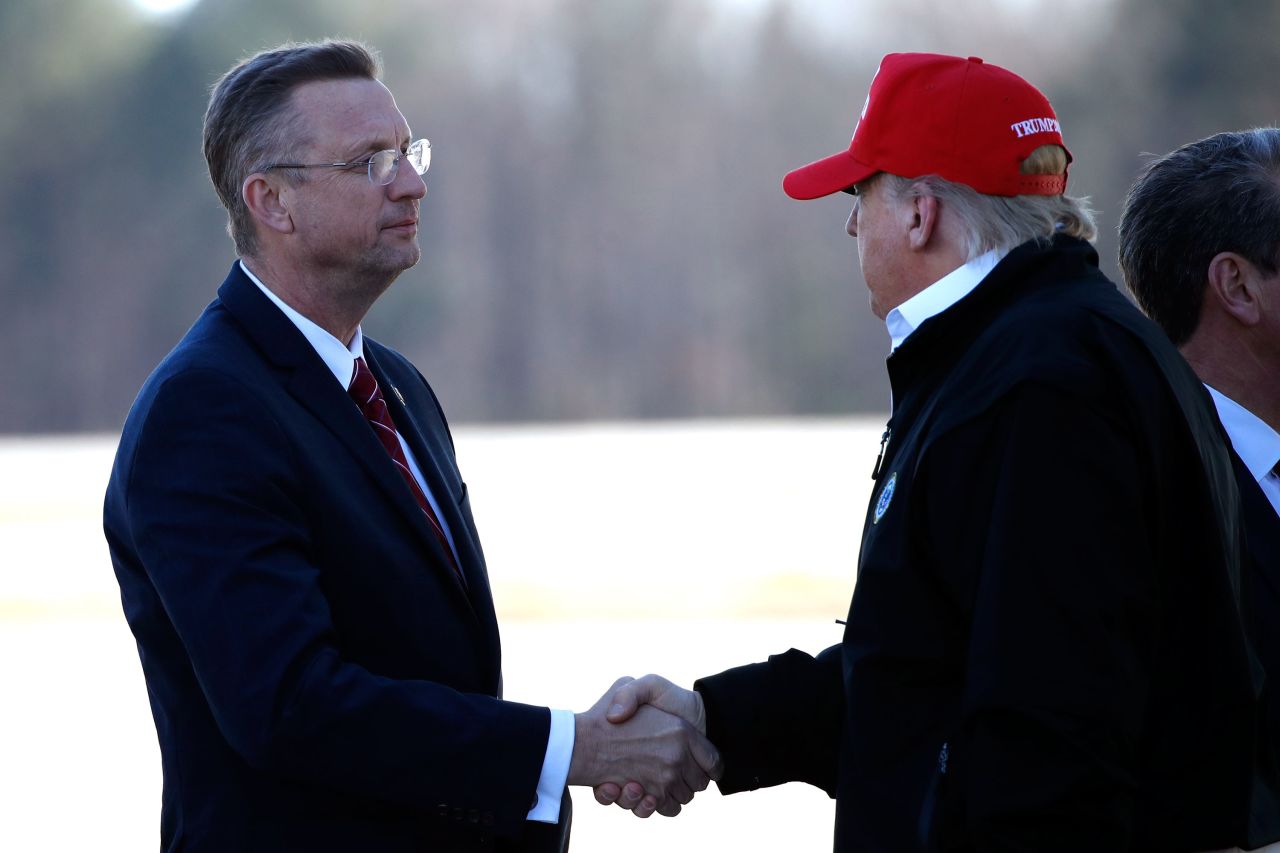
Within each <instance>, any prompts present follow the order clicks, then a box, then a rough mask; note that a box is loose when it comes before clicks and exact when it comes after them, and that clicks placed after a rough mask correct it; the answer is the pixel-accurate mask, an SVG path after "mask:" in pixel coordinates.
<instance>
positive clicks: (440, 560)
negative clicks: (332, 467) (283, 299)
mask: <svg viewBox="0 0 1280 853" xmlns="http://www.w3.org/2000/svg"><path fill="white" fill-rule="evenodd" d="M218 297H219V298H220V299H221V300H222V303H223V304H224V305H225V306H226V307H227V310H228V311H230V312H231V313H232V315H233V316H235V318H236V319H237V320H238V321H239V322H240V324H241V325H242V326H243V327H244V328H245V330H246V331H247V332H248V334H249V336H250V337H251V338H252V339H253V341H254V343H255V344H256V345H257V346H258V348H259V349H260V350H261V351H262V353H263V354H264V355H265V356H266V358H267V359H268V360H269V361H271V362H272V363H274V364H276V365H278V366H280V367H282V368H285V369H286V370H287V371H288V372H289V377H288V379H287V381H286V382H285V386H286V388H287V390H288V392H289V394H290V395H292V396H293V397H294V399H296V400H297V401H298V403H299V404H301V405H302V406H303V407H304V408H305V409H307V410H308V411H309V412H310V413H311V414H312V415H313V416H315V418H316V419H317V420H319V421H320V422H321V423H323V424H324V426H325V427H326V428H327V429H328V430H329V431H330V432H332V433H333V435H334V437H335V438H337V439H338V441H339V442H340V443H341V444H342V446H343V447H345V448H346V449H347V450H348V451H349V452H350V453H351V454H352V455H353V456H354V457H355V458H356V459H357V460H358V461H359V462H360V464H361V466H363V467H364V469H365V471H366V472H368V474H369V476H370V477H371V478H372V479H373V480H374V482H375V483H376V484H377V486H378V488H379V489H380V490H381V491H382V493H383V495H384V497H385V498H386V499H387V501H388V502H389V503H390V504H391V505H392V506H393V507H394V509H395V511H396V512H399V513H400V514H401V515H403V516H404V517H405V518H406V519H407V520H408V522H409V523H410V525H411V526H412V527H413V529H414V530H415V531H416V535H417V537H418V539H419V540H420V542H421V544H422V545H423V547H425V548H426V549H427V550H428V551H430V552H431V554H432V556H433V558H434V559H432V560H430V561H429V562H430V563H431V564H432V565H434V566H435V567H436V568H437V570H439V571H443V572H446V573H447V575H448V577H449V578H450V579H451V581H452V586H453V588H454V589H456V590H457V592H458V594H459V595H460V596H461V597H462V598H463V600H464V601H466V600H467V595H466V593H465V591H464V590H463V589H462V584H461V582H460V581H459V579H458V577H457V575H456V573H455V572H454V571H453V569H452V568H451V567H450V565H449V562H448V558H447V557H446V555H445V552H444V547H443V546H442V545H441V543H440V541H439V540H438V539H437V538H436V536H435V533H434V532H433V531H432V530H431V528H430V525H429V524H428V522H427V520H426V518H424V517H423V514H422V510H421V509H420V508H419V507H418V504H417V502H416V501H415V500H414V498H413V494H412V493H411V492H410V491H409V489H408V487H407V486H406V485H405V482H404V480H403V479H401V476H400V473H399V472H398V471H397V470H396V468H395V465H393V464H392V463H391V461H390V459H389V457H388V456H387V451H386V450H385V449H384V448H383V447H382V445H381V444H380V443H379V442H378V438H377V436H375V435H374V434H373V430H372V429H370V427H369V423H368V421H366V420H365V418H364V415H363V414H361V412H360V410H359V408H358V407H357V406H356V405H355V404H354V403H353V402H352V401H351V398H350V397H349V396H348V395H347V392H346V390H345V389H344V388H342V386H341V385H340V384H339V383H338V382H337V381H335V379H334V377H333V373H332V372H330V370H329V368H328V366H327V365H325V363H324V361H323V360H322V359H321V358H320V356H319V355H317V354H316V352H315V350H314V349H313V348H312V347H311V344H310V343H309V342H308V341H307V339H306V338H305V337H304V336H303V335H302V333H301V332H300V331H298V329H297V327H296V326H294V325H293V323H292V322H291V321H290V320H289V318H288V317H286V316H284V314H283V313H281V311H280V310H279V309H278V308H276V306H275V305H273V304H272V303H271V300H269V299H268V298H267V297H266V296H265V295H263V294H262V292H261V291H260V290H258V288H257V285H255V284H254V283H253V282H252V281H250V280H249V278H248V276H246V275H245V274H244V272H243V271H242V270H241V269H240V264H239V263H238V262H237V263H236V264H235V265H234V266H233V267H232V269H231V274H230V275H228V276H227V279H226V281H225V282H223V284H222V287H221V288H219V290H218ZM392 396H394V395H392ZM388 402H389V403H390V402H392V401H390V400H389V401H388ZM321 462H322V460H321ZM433 488H435V487H434V486H433ZM437 494H439V493H437Z"/></svg>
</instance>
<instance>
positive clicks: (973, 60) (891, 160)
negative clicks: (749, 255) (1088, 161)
mask: <svg viewBox="0 0 1280 853" xmlns="http://www.w3.org/2000/svg"><path fill="white" fill-rule="evenodd" d="M1041 145H1061V146H1062V148H1063V150H1064V151H1066V145H1065V144H1064V143H1063V141H1062V128H1061V127H1060V126H1059V124H1058V117H1057V116H1056V115H1055V114H1054V112H1053V107H1052V106H1050V105H1049V99H1048V98H1046V97H1045V96H1044V95H1043V94H1042V93H1041V92H1040V90H1039V89H1037V88H1036V87H1035V86H1032V85H1031V84H1030V83H1028V82H1027V81H1026V80H1023V79H1022V78H1021V77H1019V76H1018V75H1017V74H1014V73H1013V72H1012V71H1006V70H1005V69H1003V68H1001V67H999V66H998V65H991V64H989V63H986V62H983V61H982V60H981V59H979V58H978V57H976V56H971V57H969V58H968V59H962V58H960V57H958V56H942V55H940V54H936V53H891V54H889V55H888V56H886V57H885V58H884V59H883V60H881V62H880V70H879V71H877V72H876V76H875V78H874V79H873V80H872V81H871V91H870V93H868V95H867V102H866V104H865V105H864V106H863V107H862V117H861V119H860V120H859V122H858V125H857V127H856V128H854V131H853V141H852V142H850V143H849V149H848V150H847V151H841V152H840V153H839V154H833V155H831V156H830V157H825V158H823V159H822V160H817V161H815V162H813V163H810V164H809V165H807V166H801V167H800V168H799V169H796V170H795V171H793V172H790V173H788V174H787V176H786V177H785V178H783V179H782V189H783V190H784V191H785V192H786V194H787V195H789V196H791V197H792V198H797V199H810V198H819V197H821V196H825V195H830V194H831V193H834V192H837V191H839V190H847V189H849V188H851V187H852V186H853V185H854V184H856V183H858V182H860V181H865V180H866V179H867V178H869V177H871V176H872V175H874V174H875V173H876V172H889V173H890V174H894V175H898V176H900V177H903V178H918V177H920V176H922V175H938V176H940V177H942V178H945V179H946V180H948V181H952V182H953V183H958V184H965V185H966V186H969V187H972V188H973V189H975V190H977V191H978V192H980V193H983V194H984V195H1001V196H1015V195H1062V193H1064V192H1066V189H1067V176H1066V175H1065V174H1062V175H1024V174H1022V172H1021V171H1020V167H1021V165H1022V161H1023V160H1025V159H1026V158H1027V156H1028V155H1029V154H1031V152H1032V151H1034V150H1035V149H1037V148H1039V147H1040V146H1041ZM1070 161H1071V153H1070V152H1067V162H1070Z"/></svg>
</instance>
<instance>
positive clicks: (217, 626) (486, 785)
mask: <svg viewBox="0 0 1280 853" xmlns="http://www.w3.org/2000/svg"><path fill="white" fill-rule="evenodd" d="M364 345H365V356H366V359H367V361H368V364H369V367H370V368H371V369H372V371H373V373H374V375H375V376H376V377H377V379H378V382H379V385H380V386H381V387H382V388H383V390H384V396H385V397H386V401H387V404H388V406H389V407H390V411H391V416H392V418H393V419H394V420H395V423H396V425H397V427H398V428H399V430H400V432H401V433H402V434H403V436H404V437H405V440H406V441H407V442H408V443H409V446H410V447H411V448H412V449H413V452H414V455H415V456H416V457H417V459H418V462H419V463H420V466H421V469H422V473H423V476H424V478H425V479H426V481H427V483H428V485H429V486H430V488H431V491H432V493H433V494H434V495H435V497H436V498H437V500H438V502H439V504H440V508H441V513H442V514H443V516H444V518H445V521H446V522H447V523H448V525H449V528H450V530H451V532H452V533H453V537H454V541H455V543H456V547H457V552H458V557H459V559H460V562H461V568H462V571H463V573H464V574H465V576H466V588H465V589H464V587H463V585H462V583H460V581H459V578H458V577H457V575H456V573H455V572H454V570H453V569H452V568H451V566H450V564H449V562H448V561H447V559H446V555H445V553H444V550H443V548H442V546H441V544H440V542H439V540H438V539H437V538H436V537H435V536H434V534H433V533H432V531H431V529H430V528H429V526H428V523H427V521H426V519H425V518H424V516H423V513H422V511H421V510H420V509H419V507H418V505H417V504H416V503H415V501H414V498H413V496H412V494H411V493H410V491H409V489H408V487H407V486H406V484H405V482H404V481H403V480H402V479H401V477H400V475H399V473H398V472H397V470H396V468H395V467H394V466H393V464H392V462H391V460H390V458H389V457H388V455H387V453H386V451H385V450H384V449H383V448H382V446H381V444H379V442H378V440H377V438H376V436H375V435H374V434H373V431H372V429H371V428H370V426H369V424H368V423H367V422H366V421H365V419H364V417H363V415H362V414H361V413H360V411H359V409H358V408H357V407H356V406H355V404H354V403H353V402H352V401H351V399H350V398H349V397H348V395H347V393H346V390H345V389H343V388H342V387H341V385H340V384H339V383H338V382H336V381H334V377H333V374H332V372H331V371H330V370H329V368H328V367H327V366H326V365H325V364H324V362H323V361H322V360H321V359H320V357H319V356H318V355H317V354H316V352H315V350H314V349H313V348H312V347H311V345H310V344H309V343H308V342H307V340H306V338H305V337H303V335H302V334H301V333H300V332H299V331H298V330H297V328H296V327H295V326H294V325H293V324H292V323H291V322H290V321H289V319H288V318H287V317H285V316H284V314H283V313H281V312H280V310H279V309H278V308H276V306H275V305H273V304H272V303H271V301H270V300H269V299H267V297H266V296H265V295H263V294H262V292H261V291H259V290H258V288H257V287H256V286H255V285H254V284H253V282H252V281H250V280H249V278H248V277H247V276H245V274H244V273H243V271H242V270H241V269H240V266H239V264H238V263H237V264H235V265H233V267H232V269H231V272H230V274H229V275H228V276H227V279H226V281H225V282H224V283H223V285H222V287H221V288H220V289H219V291H218V298H217V299H216V300H215V301H214V302H213V303H212V304H211V305H210V306H209V307H208V308H207V309H206V310H205V311H204V313H203V314H202V315H201V316H200V318H199V320H198V321H197V322H196V323H195V325H194V326H193V327H192V328H191V330H190V331H189V332H188V333H187V334H186V336H185V337H184V338H183V339H182V341H181V343H179V344H178V346H177V347H176V348H175V349H174V350H173V352H172V353H170V354H169V356H168V357H166V358H165V360H164V361H163V362H162V363H161V364H160V366H159V367H158V368H156V370H155V372H154V373H153V374H152V375H151V377H150V378H149V379H148V380H147V382H146V384H145V385H144V386H143V388H142V391H141V392H140V393H139V395H138V398H137V400H136V401H135V403H134V405H133V408H132V410H131V411H130V413H129V416H128V419H127V421H126V422H125V426H124V431H123V434H122V437H121V440H120V447H119V450H118V452H117V455H116V461H115V466H114V469H113V471H112V474H111V480H110V484H109V486H108V489H107V496H106V505H105V511H104V526H105V530H106V535H107V540H108V544H109V546H110V550H111V557H112V562H113V563H114V566H115V571H116V575H117V578H118V579H119V582H120V590H121V598H122V600H123V604H124V611H125V615H126V617H127V618H128V621H129V625H130V627H131V628H132V630H133V633H134V636H135V637H136V639H137V644H138V652H139V654H140V656H141V658H142V667H143V672H144V674H145V676H146V682H147V689H148V692H149V694H150V701H151V708H152V712H153V714H154V717H155V722H156V729H157V733H158V736H159V740H160V747H161V757H162V764H163V771H164V793H163V808H162V817H161V844H162V849H164V850H179V849H181V850H185V851H198V850H210V851H230V850H237V851H252V850H264V851H265V850H271V851H279V850H307V851H324V850H335V851H336V850H342V851H348V850H357V849H362V850H380V851H402V850H403V851H409V850H427V849H449V850H455V849H462V850H465V849H495V846H496V849H499V850H501V849H504V848H505V849H513V850H524V849H559V848H560V847H561V846H563V845H564V844H566V843H567V831H568V823H569V820H568V814H567V805H568V796H567V794H566V796H565V798H564V802H565V804H566V811H565V812H564V813H562V820H561V823H560V824H559V825H558V826H550V825H545V824H534V823H529V822H528V821H526V815H527V813H528V810H529V808H530V805H531V802H532V801H533V798H534V795H535V790H536V787H537V781H538V777H539V774H540V772H541V767H542V761H543V757H544V753H545V750H546V744H547V735H548V730H549V726H550V714H549V712H548V710H547V709H546V708H537V707H532V706H527V705H520V704H516V703H512V702H505V701H502V700H501V699H500V696H501V689H502V688H501V684H502V676H501V650H500V646H499V638H498V626H497V621H496V618H495V615H494V609H493V601H492V597H491V594H490V589H489V581H488V576H487V573H486V569H485V562H484V556H483V553H482V551H481V548H480V541H479V538H478V535H477V532H476V528H475V523H474V520H473V519H472V516H471V508H470V503H469V501H468V496H467V487H466V484H465V482H464V481H463V479H462V476H461V474H460V473H459V471H458V468H457V465H456V463H455V458H454V450H453V443H452V438H451V436H450V434H449V429H448V426H447V424H446V422H445V418H444V414H443V412H442V411H441V409H440V404H439V402H438V401H437V400H436V397H435V395H434V394H433V392H432V390H431V388H430V387H429V386H428V385H427V383H426V381H425V380H424V379H423V377H422V376H421V375H420V374H419V373H418V371H417V370H416V369H414V367H413V365H412V364H410V363H409V362H408V361H407V360H406V359H405V358H404V357H402V356H401V355H399V354H398V353H396V352H394V351H392V350H390V349H388V348H386V347H383V346H381V345H379V344H377V343H375V342H374V341H372V340H369V339H368V338H365V344H364ZM393 389H394V391H393ZM396 391H398V392H399V393H395V392H396ZM401 397H402V398H403V402H401V399H400V398H401Z"/></svg>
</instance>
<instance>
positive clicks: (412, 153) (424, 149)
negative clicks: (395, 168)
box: [409, 139, 431, 175]
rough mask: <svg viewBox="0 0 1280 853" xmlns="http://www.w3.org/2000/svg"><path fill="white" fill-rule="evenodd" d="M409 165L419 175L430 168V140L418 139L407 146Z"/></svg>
mask: <svg viewBox="0 0 1280 853" xmlns="http://www.w3.org/2000/svg"><path fill="white" fill-rule="evenodd" d="M409 165H411V166H413V170H414V171H415V172H417V173H418V174H419V175H421V174H424V173H425V172H426V171H427V169H429V168H431V142H430V141H428V140H426V139H419V140H417V141H416V142H414V143H413V144H412V145H410V146H409Z"/></svg>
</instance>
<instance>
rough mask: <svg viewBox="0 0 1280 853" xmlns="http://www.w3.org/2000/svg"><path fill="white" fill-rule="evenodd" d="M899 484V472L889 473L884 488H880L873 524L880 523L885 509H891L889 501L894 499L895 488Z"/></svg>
mask: <svg viewBox="0 0 1280 853" xmlns="http://www.w3.org/2000/svg"><path fill="white" fill-rule="evenodd" d="M897 485H898V472H897V471H894V472H893V473H892V474H890V475H889V479H888V480H886V481H885V484H884V488H883V489H881V490H880V500H878V501H876V514H875V518H873V519H872V520H871V523H872V524H877V523H879V521H880V519H881V517H882V516H883V515H884V514H885V511H886V510H888V509H889V501H891V500H893V489H894V487H895V486H897Z"/></svg>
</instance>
